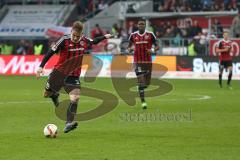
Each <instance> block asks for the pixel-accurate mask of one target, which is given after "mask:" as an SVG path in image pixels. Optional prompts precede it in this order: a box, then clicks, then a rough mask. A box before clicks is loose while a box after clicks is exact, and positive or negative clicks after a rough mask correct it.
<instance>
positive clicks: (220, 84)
mask: <svg viewBox="0 0 240 160" xmlns="http://www.w3.org/2000/svg"><path fill="white" fill-rule="evenodd" d="M223 69H224V64H223V61H221V62H220V63H219V75H218V83H219V86H220V87H221V88H222V74H223Z"/></svg>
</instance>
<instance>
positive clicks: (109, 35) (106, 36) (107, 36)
mask: <svg viewBox="0 0 240 160" xmlns="http://www.w3.org/2000/svg"><path fill="white" fill-rule="evenodd" d="M104 36H105V38H106V39H109V38H113V35H111V34H105V35H104Z"/></svg>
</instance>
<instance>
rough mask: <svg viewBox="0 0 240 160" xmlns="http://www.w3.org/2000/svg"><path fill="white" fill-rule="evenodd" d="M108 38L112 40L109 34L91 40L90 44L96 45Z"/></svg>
mask: <svg viewBox="0 0 240 160" xmlns="http://www.w3.org/2000/svg"><path fill="white" fill-rule="evenodd" d="M109 38H113V35H111V34H105V35H104V36H99V37H96V38H94V39H93V40H92V44H98V43H99V42H101V41H102V40H104V39H109Z"/></svg>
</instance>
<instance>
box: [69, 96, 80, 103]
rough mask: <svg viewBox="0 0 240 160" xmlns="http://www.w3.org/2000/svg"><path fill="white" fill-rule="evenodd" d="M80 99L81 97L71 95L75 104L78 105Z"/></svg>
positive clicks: (71, 99)
mask: <svg viewBox="0 0 240 160" xmlns="http://www.w3.org/2000/svg"><path fill="white" fill-rule="evenodd" d="M79 98H80V95H74V94H72V95H70V101H71V102H74V103H77V102H78V101H79Z"/></svg>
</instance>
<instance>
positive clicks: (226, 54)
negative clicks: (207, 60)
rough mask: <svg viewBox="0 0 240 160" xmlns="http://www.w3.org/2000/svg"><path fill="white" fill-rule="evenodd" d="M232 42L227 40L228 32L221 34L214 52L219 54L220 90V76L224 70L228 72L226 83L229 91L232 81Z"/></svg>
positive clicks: (220, 84) (220, 80) (220, 82)
mask: <svg viewBox="0 0 240 160" xmlns="http://www.w3.org/2000/svg"><path fill="white" fill-rule="evenodd" d="M231 51H232V42H231V41H230V40H229V35H228V32H226V31H225V32H223V39H222V40H220V41H218V44H217V48H216V52H217V53H219V86H220V87H221V88H222V74H223V70H224V68H225V69H227V70H228V72H229V74H228V81H227V85H228V88H229V89H232V87H231V79H232V56H231V55H230V53H231Z"/></svg>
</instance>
